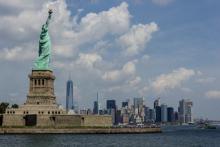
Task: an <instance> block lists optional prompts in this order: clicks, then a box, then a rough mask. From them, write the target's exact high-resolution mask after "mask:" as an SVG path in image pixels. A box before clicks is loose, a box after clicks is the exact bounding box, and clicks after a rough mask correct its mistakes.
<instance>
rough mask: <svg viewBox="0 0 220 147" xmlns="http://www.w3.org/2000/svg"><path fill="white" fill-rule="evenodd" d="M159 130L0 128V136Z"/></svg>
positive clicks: (134, 132) (138, 132) (120, 132)
mask: <svg viewBox="0 0 220 147" xmlns="http://www.w3.org/2000/svg"><path fill="white" fill-rule="evenodd" d="M143 133H161V128H92V127H91V128H0V134H143Z"/></svg>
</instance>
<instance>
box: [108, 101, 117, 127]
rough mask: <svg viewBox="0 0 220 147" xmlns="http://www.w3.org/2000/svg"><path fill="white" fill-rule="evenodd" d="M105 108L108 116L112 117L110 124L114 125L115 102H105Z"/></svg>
mask: <svg viewBox="0 0 220 147" xmlns="http://www.w3.org/2000/svg"><path fill="white" fill-rule="evenodd" d="M106 107H107V111H108V114H109V115H111V116H112V123H113V124H116V102H115V100H107V101H106Z"/></svg>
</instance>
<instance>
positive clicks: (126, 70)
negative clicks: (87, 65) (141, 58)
mask: <svg viewBox="0 0 220 147" xmlns="http://www.w3.org/2000/svg"><path fill="white" fill-rule="evenodd" d="M135 63H136V61H129V62H127V63H126V64H125V65H124V66H123V67H122V69H120V70H111V71H107V72H105V73H104V75H103V76H102V79H104V80H107V81H117V80H120V79H122V78H126V77H130V76H133V75H135V73H136V66H135Z"/></svg>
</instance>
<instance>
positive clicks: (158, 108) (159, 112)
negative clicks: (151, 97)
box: [155, 106, 161, 122]
mask: <svg viewBox="0 0 220 147" xmlns="http://www.w3.org/2000/svg"><path fill="white" fill-rule="evenodd" d="M155 111H156V122H161V107H160V106H156V108H155Z"/></svg>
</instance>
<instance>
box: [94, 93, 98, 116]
mask: <svg viewBox="0 0 220 147" xmlns="http://www.w3.org/2000/svg"><path fill="white" fill-rule="evenodd" d="M93 114H99V94H98V92H97V100H96V101H94V107H93Z"/></svg>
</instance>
